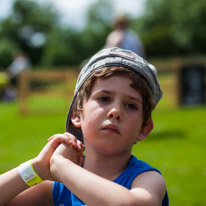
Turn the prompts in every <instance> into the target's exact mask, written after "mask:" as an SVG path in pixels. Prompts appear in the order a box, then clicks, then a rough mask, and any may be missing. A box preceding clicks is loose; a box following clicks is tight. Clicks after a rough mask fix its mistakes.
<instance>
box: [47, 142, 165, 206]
mask: <svg viewBox="0 0 206 206" xmlns="http://www.w3.org/2000/svg"><path fill="white" fill-rule="evenodd" d="M60 149H61V150H60ZM69 149H70V150H72V147H69V148H68V146H66V145H60V146H59V148H58V149H57V150H56V151H55V153H54V155H53V156H52V158H51V173H52V175H53V177H54V178H55V179H57V180H58V181H60V182H63V183H64V185H65V186H66V187H68V188H69V189H70V190H71V191H72V192H73V193H74V194H75V195H77V196H78V197H79V198H80V199H81V200H82V201H83V202H84V203H86V204H87V205H90V206H92V205H94V206H96V205H98V206H101V205H102V206H106V205H118V206H121V205H137V206H138V205H140V206H144V205H145V206H146V205H156V206H157V205H158V206H159V205H161V202H162V199H163V197H164V194H165V192H166V186H165V181H164V179H163V178H162V176H161V175H159V174H158V173H157V172H154V171H152V172H146V173H145V174H144V175H140V176H139V177H137V178H136V179H135V181H134V182H133V185H132V189H131V190H128V189H127V188H125V187H123V186H121V185H118V184H116V183H114V182H112V181H109V180H106V179H104V178H102V177H100V176H98V175H95V174H94V173H91V172H89V171H87V170H85V169H84V168H82V167H79V166H78V165H76V164H74V163H73V162H72V161H70V160H69V158H66V155H68V154H69ZM71 153H72V151H71ZM68 156H69V155H68ZM59 168H64V170H60V169H59Z"/></svg>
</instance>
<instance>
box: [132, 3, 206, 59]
mask: <svg viewBox="0 0 206 206" xmlns="http://www.w3.org/2000/svg"><path fill="white" fill-rule="evenodd" d="M205 11H206V4H205V1H203V0H198V1H188V0H147V3H146V9H145V13H144V15H143V16H142V17H141V18H140V19H136V21H138V27H137V28H136V31H137V32H139V33H140V36H141V37H142V40H143V42H144V44H145V48H146V52H147V54H148V55H149V56H151V55H152V56H154V55H163V56H165V55H178V54H189V53H190V54H197V53H205V51H206V50H205V45H206V37H205V35H204V34H205V32H206V27H205V22H204V21H205V20H204V19H205V18H206V16H205V15H206V13H205Z"/></svg>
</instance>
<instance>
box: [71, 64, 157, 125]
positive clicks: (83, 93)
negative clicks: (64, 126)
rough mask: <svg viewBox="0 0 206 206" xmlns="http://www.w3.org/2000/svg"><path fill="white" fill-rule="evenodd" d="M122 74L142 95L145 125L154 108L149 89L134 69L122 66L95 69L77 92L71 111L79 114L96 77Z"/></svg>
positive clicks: (102, 77) (104, 77)
mask: <svg viewBox="0 0 206 206" xmlns="http://www.w3.org/2000/svg"><path fill="white" fill-rule="evenodd" d="M114 75H117V76H124V77H128V78H129V79H131V80H132V85H131V86H132V87H133V88H134V89H136V90H137V91H138V92H139V93H140V94H141V96H142V99H143V125H142V127H144V126H146V125H147V123H148V121H149V120H150V119H151V114H152V110H153V109H154V107H155V105H154V101H153V98H152V93H151V90H150V88H149V86H148V84H147V82H146V80H145V79H144V78H143V77H141V76H140V75H139V74H138V73H136V72H135V71H132V70H131V69H127V68H124V67H105V68H101V69H98V70H96V71H95V72H94V73H93V74H92V75H91V76H90V77H89V78H88V80H87V81H86V82H85V83H84V85H83V86H82V88H81V89H80V90H79V92H78V93H77V97H76V100H75V102H74V104H73V107H72V113H75V114H77V115H79V113H80V111H82V109H83V103H84V100H88V98H89V97H90V94H91V91H92V87H93V85H94V83H95V80H96V79H97V78H101V79H106V78H109V77H111V76H114Z"/></svg>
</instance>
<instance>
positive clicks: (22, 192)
mask: <svg viewBox="0 0 206 206" xmlns="http://www.w3.org/2000/svg"><path fill="white" fill-rule="evenodd" d="M62 143H65V144H69V145H72V147H73V148H75V150H76V151H77V152H76V154H77V155H76V156H75V157H73V159H72V161H75V162H77V163H79V161H81V160H80V159H79V157H81V152H82V151H83V146H82V145H81V144H80V143H79V142H77V141H74V138H73V137H71V135H69V134H68V133H67V134H62V135H55V136H53V137H52V138H50V140H49V142H48V143H47V145H46V146H45V147H44V148H43V149H42V151H41V152H40V153H39V155H38V156H37V157H36V158H34V159H32V160H31V161H32V165H33V168H34V170H35V171H36V173H37V174H38V175H39V176H40V177H41V179H43V180H52V177H51V174H50V158H51V156H52V154H53V153H54V151H55V150H56V148H57V147H58V146H59V145H60V144H62ZM75 158H77V159H75ZM51 187H52V184H51V182H49V181H46V182H43V183H40V184H39V185H36V186H33V187H31V188H29V187H28V186H27V184H26V183H25V182H24V181H23V180H22V178H21V176H20V174H19V172H18V169H17V168H15V169H13V170H11V171H8V172H6V173H4V174H2V175H0V206H5V205H8V203H9V202H10V201H11V200H12V201H11V202H10V204H9V205H15V206H17V205H21V206H22V205H32V203H33V204H35V203H39V202H41V201H43V202H45V200H48V201H49V202H48V203H47V205H50V204H51V198H50V197H51V195H48V196H47V197H48V198H45V197H44V195H43V194H49V193H51ZM34 197H35V198H34ZM31 200H32V203H31ZM37 205H43V204H37Z"/></svg>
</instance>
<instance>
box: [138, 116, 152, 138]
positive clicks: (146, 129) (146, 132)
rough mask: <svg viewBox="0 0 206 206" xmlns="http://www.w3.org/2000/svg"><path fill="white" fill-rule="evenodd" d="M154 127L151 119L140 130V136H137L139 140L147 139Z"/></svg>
mask: <svg viewBox="0 0 206 206" xmlns="http://www.w3.org/2000/svg"><path fill="white" fill-rule="evenodd" d="M153 127H154V124H153V121H152V119H150V120H149V122H148V124H147V125H146V126H145V127H143V128H142V131H141V132H140V134H139V136H138V137H137V141H141V140H143V139H145V138H146V137H147V136H148V135H149V133H150V132H151V131H152V129H153Z"/></svg>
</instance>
